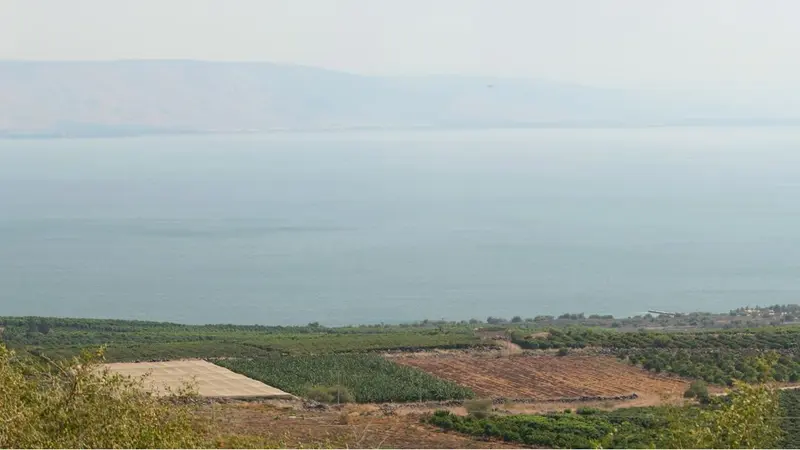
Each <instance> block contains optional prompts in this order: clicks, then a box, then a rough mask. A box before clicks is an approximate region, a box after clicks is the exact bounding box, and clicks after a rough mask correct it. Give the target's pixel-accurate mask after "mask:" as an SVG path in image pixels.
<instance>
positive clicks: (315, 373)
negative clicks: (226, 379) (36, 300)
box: [216, 354, 474, 403]
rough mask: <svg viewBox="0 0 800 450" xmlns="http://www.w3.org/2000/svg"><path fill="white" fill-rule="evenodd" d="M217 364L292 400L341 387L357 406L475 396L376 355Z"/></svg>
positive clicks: (243, 360) (218, 362)
mask: <svg viewBox="0 0 800 450" xmlns="http://www.w3.org/2000/svg"><path fill="white" fill-rule="evenodd" d="M216 363H217V364H218V365H220V366H222V367H225V368H228V369H230V370H232V371H234V372H237V373H240V374H242V375H245V376H247V377H250V378H253V379H256V380H259V381H262V382H264V383H266V384H268V385H270V386H274V387H276V388H278V389H281V390H284V391H286V392H290V393H292V394H296V395H301V396H302V395H305V394H306V393H308V392H309V391H310V390H312V389H314V388H319V387H330V386H343V387H344V388H346V389H347V391H349V393H351V394H352V395H353V396H354V398H355V400H356V401H357V402H360V403H381V402H414V401H429V400H437V401H441V400H451V399H464V398H472V397H473V396H474V394H473V392H472V391H471V390H469V389H467V388H465V387H462V386H459V385H457V384H455V383H452V382H449V381H445V380H442V379H440V378H437V377H434V376H433V375H430V374H428V373H426V372H423V371H421V370H419V369H415V368H411V367H406V366H401V365H399V364H395V363H393V362H391V361H389V360H386V359H385V358H383V357H381V356H379V355H375V354H338V355H337V354H327V355H318V356H311V355H306V356H299V355H298V356H278V355H276V356H271V357H266V358H253V359H226V360H220V361H217V362H216Z"/></svg>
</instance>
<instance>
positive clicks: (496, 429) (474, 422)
mask: <svg viewBox="0 0 800 450" xmlns="http://www.w3.org/2000/svg"><path fill="white" fill-rule="evenodd" d="M426 420H427V422H428V423H430V424H431V425H434V426H437V427H440V428H442V429H444V430H452V431H457V432H460V433H464V434H468V435H471V436H475V437H481V438H495V439H502V440H504V441H507V442H515V443H520V444H525V445H530V446H533V447H536V448H652V447H653V446H654V445H655V444H656V443H658V441H659V436H660V434H661V433H663V431H664V428H665V427H666V426H667V423H666V420H665V419H664V418H663V417H662V416H661V415H660V412H659V410H657V409H654V408H629V409H620V410H617V411H613V412H601V411H591V410H587V411H586V413H584V412H583V411H579V413H578V414H574V413H572V412H565V413H551V414H546V415H526V414H524V415H514V416H486V417H478V416H475V415H470V416H456V415H454V414H452V413H450V412H447V411H437V412H436V413H434V414H433V415H432V416H431V417H429V418H428V419H426Z"/></svg>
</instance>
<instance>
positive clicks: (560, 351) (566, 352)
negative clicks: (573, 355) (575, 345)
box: [556, 347, 569, 356]
mask: <svg viewBox="0 0 800 450" xmlns="http://www.w3.org/2000/svg"><path fill="white" fill-rule="evenodd" d="M567 355H569V350H567V348H566V347H562V348H560V349H558V353H556V356H567Z"/></svg>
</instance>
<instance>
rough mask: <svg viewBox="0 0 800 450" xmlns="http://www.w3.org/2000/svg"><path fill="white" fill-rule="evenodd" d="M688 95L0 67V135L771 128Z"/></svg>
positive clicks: (196, 70) (557, 86)
mask: <svg viewBox="0 0 800 450" xmlns="http://www.w3.org/2000/svg"><path fill="white" fill-rule="evenodd" d="M797 118H800V115H796V116H791V117H787V116H786V114H782V115H780V116H779V117H765V116H764V115H763V113H760V114H754V113H753V111H752V106H747V107H741V106H740V107H738V109H737V108H732V107H730V106H727V105H725V104H721V103H719V102H709V101H707V100H700V99H697V98H693V97H691V96H685V97H684V98H675V97H674V96H671V95H666V94H662V95H660V96H659V95H654V94H653V93H643V92H634V91H626V90H613V89H601V88H593V87H585V86H578V85H572V84H566V83H554V82H543V81H534V80H522V79H498V78H488V77H470V76H419V77H380V76H364V75H356V74H350V73H344V72H337V71H331V70H327V69H319V68H312V67H303V66H290V65H279V64H272V63H260V62H252V63H248V62H241V63H234V62H204V61H188V60H131V61H98V62H90V61H86V62H47V61H41V62H36V61H0V135H2V136H6V137H8V136H43V137H49V136H63V135H76V136H84V135H85V136H90V135H130V134H152V133H210V132H241V131H269V130H319V129H339V128H409V127H433V128H441V127H470V128H472V127H510V126H514V127H520V126H586V125H600V126H602V125H659V124H665V123H678V122H687V121H688V122H692V121H696V120H700V121H706V122H715V123H719V122H723V123H724V122H725V121H729V120H735V121H738V123H747V122H748V121H753V120H755V121H759V123H762V122H766V123H772V122H773V121H777V122H776V123H779V122H781V121H783V122H786V121H789V123H795V121H796V119H797Z"/></svg>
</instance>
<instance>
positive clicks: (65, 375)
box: [0, 345, 207, 448]
mask: <svg viewBox="0 0 800 450" xmlns="http://www.w3.org/2000/svg"><path fill="white" fill-rule="evenodd" d="M102 357H103V353H102V350H101V351H98V352H95V353H89V352H84V353H83V354H82V355H81V356H80V357H78V358H74V359H73V360H71V361H67V362H54V361H51V360H47V359H46V360H44V361H40V360H34V359H33V358H30V357H20V356H17V355H16V354H15V353H14V352H12V351H9V350H7V349H6V348H5V346H3V345H0V386H2V388H0V405H1V406H0V448H193V447H199V446H201V445H204V440H203V435H204V434H203V433H204V432H205V431H207V429H205V430H204V425H203V424H202V423H201V422H199V421H198V420H197V419H196V418H195V417H194V416H193V414H192V412H193V411H192V410H191V409H190V405H189V404H188V403H187V402H177V401H176V400H184V399H186V398H188V397H190V396H191V394H192V393H191V392H189V391H188V390H187V391H181V392H177V393H174V394H169V395H167V396H164V397H158V396H156V395H153V394H150V393H148V392H146V391H145V390H144V389H142V387H143V384H142V379H131V378H126V377H122V376H121V375H119V374H113V373H111V372H109V371H108V370H107V369H102V368H101V366H100V364H99V362H100V361H101V360H102Z"/></svg>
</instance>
